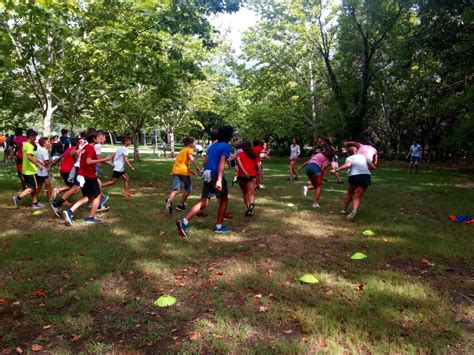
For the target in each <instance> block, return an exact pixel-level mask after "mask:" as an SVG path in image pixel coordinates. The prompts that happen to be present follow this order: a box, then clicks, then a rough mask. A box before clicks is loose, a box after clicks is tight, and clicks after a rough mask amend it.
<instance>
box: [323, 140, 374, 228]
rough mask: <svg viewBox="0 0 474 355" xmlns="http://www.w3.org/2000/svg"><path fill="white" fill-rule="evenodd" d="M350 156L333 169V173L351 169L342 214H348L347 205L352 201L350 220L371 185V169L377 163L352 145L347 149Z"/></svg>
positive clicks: (348, 216)
mask: <svg viewBox="0 0 474 355" xmlns="http://www.w3.org/2000/svg"><path fill="white" fill-rule="evenodd" d="M347 154H348V157H347V159H346V163H345V164H344V165H342V166H341V167H339V168H337V169H334V168H333V169H332V170H331V173H333V174H334V173H336V172H338V171H341V170H345V169H349V170H348V172H347V174H348V175H349V187H348V189H347V194H346V197H345V198H344V202H343V205H342V211H341V213H342V214H346V210H347V207H348V206H349V203H350V202H351V201H352V211H351V213H349V214H348V215H347V217H346V219H347V220H348V221H353V220H354V218H355V216H356V214H357V211H358V209H359V206H360V203H361V201H362V196H363V195H364V193H365V191H366V190H367V188H368V187H369V186H370V185H371V176H370V170H369V169H375V168H376V167H375V164H374V163H373V162H372V160H371V159H369V158H367V157H366V156H365V155H362V154H359V153H358V152H357V148H356V147H354V146H352V147H350V148H349V149H348V150H347Z"/></svg>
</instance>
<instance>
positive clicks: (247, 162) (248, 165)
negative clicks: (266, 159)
mask: <svg viewBox="0 0 474 355" xmlns="http://www.w3.org/2000/svg"><path fill="white" fill-rule="evenodd" d="M236 158H238V159H239V160H240V162H241V163H242V165H243V167H244V169H245V171H246V172H247V173H248V174H249V176H257V170H256V169H255V167H256V166H257V158H255V159H252V158H250V157H249V156H248V155H247V154H245V153H244V152H242V151H241V152H238V153H237V156H236ZM237 166H238V165H237ZM237 175H238V176H244V175H245V174H244V172H243V171H242V170H241V169H240V167H239V168H238V170H237Z"/></svg>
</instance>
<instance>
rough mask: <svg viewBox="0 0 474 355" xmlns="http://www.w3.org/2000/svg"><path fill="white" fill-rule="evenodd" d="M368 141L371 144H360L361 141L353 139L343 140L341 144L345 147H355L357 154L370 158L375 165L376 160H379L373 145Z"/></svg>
mask: <svg viewBox="0 0 474 355" xmlns="http://www.w3.org/2000/svg"><path fill="white" fill-rule="evenodd" d="M369 142H370V141H369ZM370 143H371V144H362V143H359V142H354V141H344V142H342V145H343V146H344V147H346V148H349V147H356V148H357V154H361V155H363V156H364V157H366V158H367V159H370V161H371V162H372V163H374V165H375V166H377V164H378V160H379V159H378V153H377V149H376V148H375V147H374V146H373V143H372V142H370Z"/></svg>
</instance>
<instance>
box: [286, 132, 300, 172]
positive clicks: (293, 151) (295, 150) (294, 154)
mask: <svg viewBox="0 0 474 355" xmlns="http://www.w3.org/2000/svg"><path fill="white" fill-rule="evenodd" d="M300 154H301V148H300V146H299V145H298V141H297V140H296V138H293V140H292V141H291V146H290V177H289V178H288V180H289V181H291V180H293V175H295V180H298V174H297V173H296V170H295V164H296V162H297V161H298V158H299V156H300Z"/></svg>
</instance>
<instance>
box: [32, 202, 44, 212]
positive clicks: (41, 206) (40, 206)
mask: <svg viewBox="0 0 474 355" xmlns="http://www.w3.org/2000/svg"><path fill="white" fill-rule="evenodd" d="M32 207H33V209H34V210H37V209H40V208H43V207H44V205H43V204H42V203H39V202H37V203H36V204H33V206H32Z"/></svg>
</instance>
